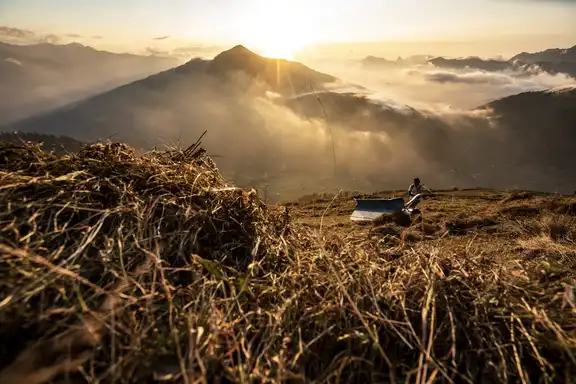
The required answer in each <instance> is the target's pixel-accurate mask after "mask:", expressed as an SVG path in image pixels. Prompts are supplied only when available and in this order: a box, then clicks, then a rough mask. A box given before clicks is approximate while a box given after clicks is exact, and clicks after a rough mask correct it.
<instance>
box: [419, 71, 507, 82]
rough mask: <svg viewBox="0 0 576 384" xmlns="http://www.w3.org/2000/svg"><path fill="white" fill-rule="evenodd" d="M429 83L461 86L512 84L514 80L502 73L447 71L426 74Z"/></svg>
mask: <svg viewBox="0 0 576 384" xmlns="http://www.w3.org/2000/svg"><path fill="white" fill-rule="evenodd" d="M424 77H425V79H426V80H427V81H430V82H434V83H440V84H444V83H461V84H491V85H504V84H512V83H513V82H514V80H513V79H512V78H511V77H510V76H507V75H504V74H502V73H489V72H470V73H454V72H447V71H438V72H429V73H426V74H424Z"/></svg>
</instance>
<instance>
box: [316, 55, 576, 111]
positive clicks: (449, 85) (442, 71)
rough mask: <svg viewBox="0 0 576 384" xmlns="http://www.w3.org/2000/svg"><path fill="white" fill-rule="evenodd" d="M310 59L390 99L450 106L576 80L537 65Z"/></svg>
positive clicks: (468, 105)
mask: <svg viewBox="0 0 576 384" xmlns="http://www.w3.org/2000/svg"><path fill="white" fill-rule="evenodd" d="M306 64H308V65H310V66H312V67H313V68H315V69H317V70H320V71H322V72H326V73H330V74H333V75H335V76H337V77H339V78H341V79H343V80H346V81H347V82H349V83H353V84H359V85H361V86H364V87H366V88H368V89H370V90H371V91H372V92H374V93H377V94H379V95H381V96H382V97H385V98H386V99H389V100H396V101H397V102H399V103H403V104H408V105H412V106H414V107H418V108H425V109H427V108H431V109H443V108H445V107H447V106H450V107H452V108H456V109H472V108H476V107H478V106H480V105H483V104H485V103H486V102H488V101H491V100H494V99H498V98H502V97H506V96H511V95H514V94H518V93H521V92H526V91H537V90H543V89H547V88H553V87H558V86H563V85H570V84H574V83H575V82H576V80H575V79H573V78H572V77H570V76H568V75H566V74H562V73H559V74H555V75H553V74H550V73H547V72H545V71H542V70H540V69H539V68H538V67H537V66H530V67H527V68H524V69H518V70H516V71H512V70H507V71H490V72H489V71H481V70H476V69H468V68H467V69H449V68H438V67H435V66H433V65H432V64H424V65H413V66H398V67H382V68H367V67H363V66H362V65H361V64H359V63H345V62H337V61H332V62H327V61H323V62H318V63H316V62H309V63H306ZM343 88H344V87H343Z"/></svg>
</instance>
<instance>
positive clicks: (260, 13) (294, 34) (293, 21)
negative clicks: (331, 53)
mask: <svg viewBox="0 0 576 384" xmlns="http://www.w3.org/2000/svg"><path fill="white" fill-rule="evenodd" d="M245 17H247V19H245V20H244V23H243V26H242V28H241V31H239V32H240V34H239V35H240V36H239V37H240V38H241V39H242V41H243V43H244V44H246V45H247V46H251V47H253V48H255V50H258V51H259V52H260V53H261V54H262V55H263V56H265V57H269V58H275V59H286V60H294V54H295V53H296V52H298V51H299V50H300V49H302V48H304V47H305V46H307V45H311V44H313V43H314V30H313V28H311V27H310V25H311V23H308V22H307V20H304V18H303V17H302V12H301V10H300V9H299V8H298V7H296V6H295V5H294V4H293V3H290V2H287V1H283V0H278V1H277V2H265V3H260V4H259V6H258V7H254V8H253V9H252V12H250V14H249V15H246V16H245Z"/></svg>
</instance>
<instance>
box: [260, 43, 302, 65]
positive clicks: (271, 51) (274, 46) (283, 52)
mask: <svg viewBox="0 0 576 384" xmlns="http://www.w3.org/2000/svg"><path fill="white" fill-rule="evenodd" d="M256 47H257V48H258V49H259V50H260V51H261V52H262V56H265V57H269V58H271V59H285V60H294V53H295V52H296V51H297V50H298V49H300V48H301V47H298V46H296V45H295V44H290V43H288V42H285V41H282V40H281V39H277V40H276V41H271V42H269V43H260V44H257V45H256Z"/></svg>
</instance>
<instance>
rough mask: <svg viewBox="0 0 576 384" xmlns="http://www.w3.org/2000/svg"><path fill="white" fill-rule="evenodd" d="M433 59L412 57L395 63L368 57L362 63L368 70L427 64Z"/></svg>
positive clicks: (420, 56)
mask: <svg viewBox="0 0 576 384" xmlns="http://www.w3.org/2000/svg"><path fill="white" fill-rule="evenodd" d="M433 57H434V56H430V55H412V56H408V57H406V58H402V57H398V58H397V59H396V60H395V61H393V60H387V59H385V58H382V57H376V56H367V57H366V58H364V59H363V60H362V61H361V62H360V63H361V64H362V65H363V66H365V67H368V68H379V67H380V68H390V67H392V68H394V67H407V66H411V65H420V64H425V63H427V62H428V60H430V59H431V58H433Z"/></svg>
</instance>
